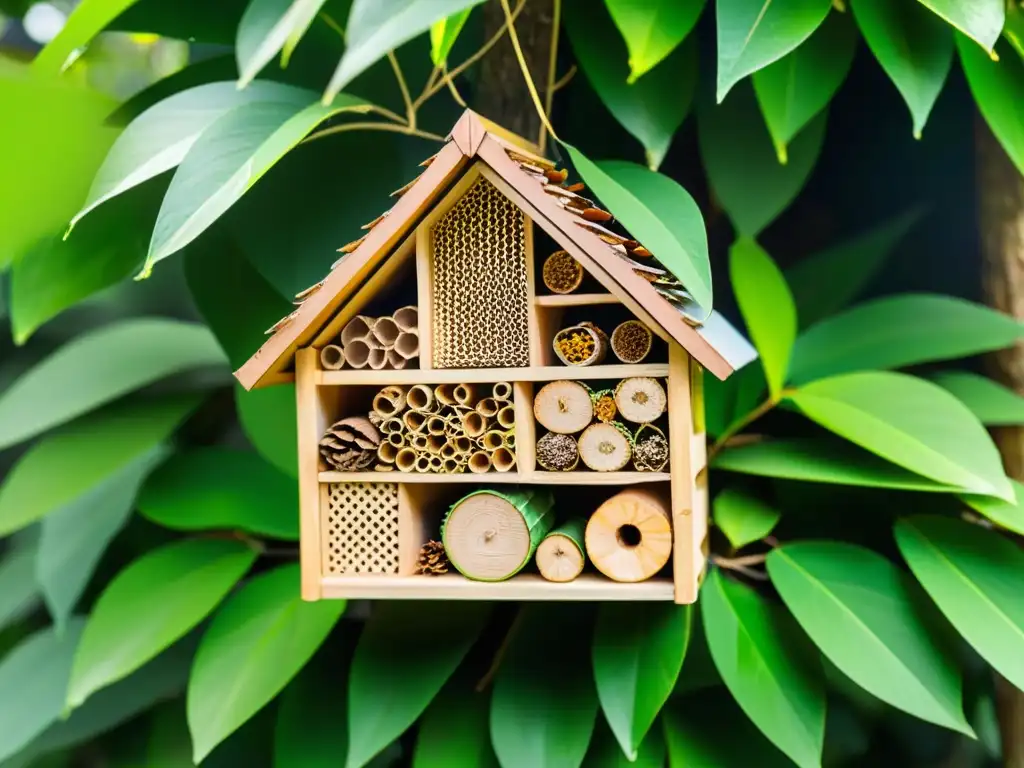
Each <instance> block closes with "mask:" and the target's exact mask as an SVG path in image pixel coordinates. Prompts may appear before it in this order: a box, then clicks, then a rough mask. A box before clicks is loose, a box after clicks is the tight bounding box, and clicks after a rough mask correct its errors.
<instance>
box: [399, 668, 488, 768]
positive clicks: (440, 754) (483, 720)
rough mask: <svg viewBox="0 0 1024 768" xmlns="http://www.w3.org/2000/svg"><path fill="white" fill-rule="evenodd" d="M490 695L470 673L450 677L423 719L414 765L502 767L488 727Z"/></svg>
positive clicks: (424, 767)
mask: <svg viewBox="0 0 1024 768" xmlns="http://www.w3.org/2000/svg"><path fill="white" fill-rule="evenodd" d="M489 710H490V696H489V694H488V693H487V692H481V691H477V690H476V689H475V686H474V684H473V681H472V680H470V679H469V678H468V677H467V676H465V675H463V676H462V677H459V676H456V677H454V678H452V680H451V681H449V683H448V685H446V686H445V687H444V688H443V689H442V690H441V692H440V693H439V694H438V695H437V697H436V698H435V699H434V700H433V701H432V702H431V703H430V706H429V707H428V708H427V711H426V712H425V713H424V714H423V718H422V720H420V725H419V732H418V734H417V737H416V748H415V750H414V751H413V759H412V765H413V768H450V766H453V765H473V766H479V768H499V764H498V758H497V757H496V756H495V754H494V748H493V747H492V746H491V733H490V730H489V728H488V712H489Z"/></svg>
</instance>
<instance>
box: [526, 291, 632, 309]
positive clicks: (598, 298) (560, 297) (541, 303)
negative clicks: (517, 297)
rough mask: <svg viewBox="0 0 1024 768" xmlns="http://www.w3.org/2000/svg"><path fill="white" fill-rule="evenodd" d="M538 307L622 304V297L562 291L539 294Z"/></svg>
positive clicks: (608, 294)
mask: <svg viewBox="0 0 1024 768" xmlns="http://www.w3.org/2000/svg"><path fill="white" fill-rule="evenodd" d="M533 301H534V303H535V304H536V305H537V306H538V307H588V306H590V305H592V304H621V303H622V299H620V298H619V297H618V296H616V295H615V294H613V293H562V294H552V295H550V296H537V297H536V298H534V300H533Z"/></svg>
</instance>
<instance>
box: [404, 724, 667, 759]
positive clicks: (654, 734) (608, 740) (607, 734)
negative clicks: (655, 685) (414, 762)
mask: <svg viewBox="0 0 1024 768" xmlns="http://www.w3.org/2000/svg"><path fill="white" fill-rule="evenodd" d="M666 757H667V753H666V747H665V734H664V731H663V729H662V728H661V725H660V724H659V723H655V724H654V727H653V728H651V730H650V732H648V734H647V736H645V737H644V740H643V742H641V744H640V749H639V751H638V752H637V755H636V760H633V761H630V760H629V759H628V758H627V757H626V755H625V754H623V752H622V747H620V746H619V742H618V741H617V740H616V739H615V734H613V733H612V732H611V729H610V728H609V727H608V724H607V723H605V722H604V721H603V720H602V719H601V718H598V723H597V727H596V729H595V731H594V737H593V738H592V739H591V741H590V749H588V750H587V756H586V758H584V760H583V768H665V758H666ZM413 768H419V766H413ZM438 768H442V766H438Z"/></svg>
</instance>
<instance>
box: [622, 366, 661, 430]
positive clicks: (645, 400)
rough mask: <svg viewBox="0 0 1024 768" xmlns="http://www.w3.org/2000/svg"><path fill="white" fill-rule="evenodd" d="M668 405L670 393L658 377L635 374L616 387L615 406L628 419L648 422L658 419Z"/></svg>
mask: <svg viewBox="0 0 1024 768" xmlns="http://www.w3.org/2000/svg"><path fill="white" fill-rule="evenodd" d="M667 406H668V395H666V394H665V388H664V387H663V386H661V382H659V381H658V380H657V379H651V378H647V377H646V376H634V377H632V378H629V379H623V380H622V381H620V382H619V385H618V386H617V387H616V388H615V407H616V408H618V409H619V414H620V415H621V416H622V418H624V419H626V420H627V421H632V422H635V423H637V424H648V423H650V422H652V421H656V420H657V419H658V418H660V417H661V414H663V413H664V412H665V408H666V407H667Z"/></svg>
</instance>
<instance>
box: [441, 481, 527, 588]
mask: <svg viewBox="0 0 1024 768" xmlns="http://www.w3.org/2000/svg"><path fill="white" fill-rule="evenodd" d="M444 546H445V552H447V553H448V559H449V560H450V561H451V563H452V565H454V566H455V568H456V569H457V570H458V571H459V573H461V574H462V575H464V576H466V577H467V578H470V579H477V580H478V581H501V580H502V579H507V578H508V577H509V576H512V575H513V574H515V573H517V572H518V571H519V570H520V569H521V568H522V567H523V565H524V563H525V562H526V560H527V559H529V556H530V552H531V544H530V531H529V529H528V528H527V525H526V521H525V520H524V519H523V516H522V514H521V513H520V512H519V510H518V509H516V508H515V506H514V505H513V504H511V503H510V502H509V501H508V500H506V499H504V498H502V497H501V496H497V495H495V494H493V493H476V494H473V495H472V496H469V497H467V498H465V499H463V500H462V501H460V502H458V503H457V504H456V505H455V506H454V507H452V510H451V512H450V513H449V514H448V519H447V520H446V521H445V526H444Z"/></svg>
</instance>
